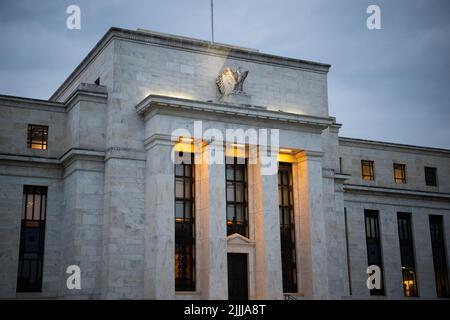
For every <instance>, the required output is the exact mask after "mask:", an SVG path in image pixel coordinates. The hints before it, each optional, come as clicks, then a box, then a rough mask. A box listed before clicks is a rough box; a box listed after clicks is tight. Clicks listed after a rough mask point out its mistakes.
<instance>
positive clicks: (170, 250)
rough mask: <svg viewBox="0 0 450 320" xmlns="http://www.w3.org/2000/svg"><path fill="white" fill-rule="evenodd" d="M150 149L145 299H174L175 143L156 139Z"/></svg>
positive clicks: (147, 146) (146, 180)
mask: <svg viewBox="0 0 450 320" xmlns="http://www.w3.org/2000/svg"><path fill="white" fill-rule="evenodd" d="M145 148H146V161H147V162H146V171H145V172H146V173H145V218H144V226H145V231H144V241H145V242H144V244H145V255H144V298H145V299H174V298H175V279H174V268H175V267H174V259H175V258H174V255H175V244H174V242H175V214H174V202H175V194H174V164H173V162H172V160H171V152H172V143H171V142H170V141H166V140H159V139H154V140H152V141H150V142H148V143H147V144H146V146H145Z"/></svg>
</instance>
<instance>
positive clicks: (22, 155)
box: [0, 28, 450, 299]
mask: <svg viewBox="0 0 450 320" xmlns="http://www.w3.org/2000/svg"><path fill="white" fill-rule="evenodd" d="M237 66H240V67H241V68H242V69H243V70H249V75H248V77H247V79H246V80H245V84H244V90H245V94H244V95H230V96H226V97H221V96H220V93H219V91H218V90H217V87H216V82H215V80H216V77H217V75H218V74H219V73H220V71H221V70H222V69H223V68H225V67H231V68H233V69H234V68H236V67H237ZM329 67H330V66H329V65H326V64H320V63H315V62H309V61H303V60H296V59H290V58H285V57H278V56H272V55H268V54H263V53H260V52H258V51H257V50H253V49H247V48H241V47H233V46H228V45H220V44H211V43H210V42H206V41H200V40H195V39H189V38H183V37H177V36H171V35H165V34H159V33H155V32H149V31H144V30H138V31H130V30H124V29H117V28H112V29H110V30H109V31H108V32H107V33H106V34H105V36H104V37H103V38H102V39H101V40H100V41H99V43H98V44H97V45H96V46H95V47H94V48H93V49H92V51H91V52H90V53H89V54H88V56H87V57H86V58H85V59H84V60H83V61H82V62H81V64H80V65H79V66H78V67H77V68H76V69H75V70H74V72H73V73H72V74H71V75H70V76H69V77H68V78H67V80H66V81H65V82H64V83H63V84H62V85H61V86H60V88H59V89H58V90H57V91H56V92H55V93H54V94H53V95H52V97H51V98H50V99H49V100H48V101H47V100H34V99H26V98H20V97H11V96H0V114H1V115H2V117H1V118H0V179H1V182H2V183H0V208H1V214H0V264H1V265H2V268H1V269H0V298H4V299H15V298H61V299H227V297H228V282H227V277H228V276H227V253H245V254H247V256H248V291H249V292H248V293H249V294H248V296H249V298H250V299H283V298H284V294H283V286H282V270H281V264H282V262H281V248H280V219H279V213H278V180H277V175H276V174H275V175H266V174H264V173H263V171H264V168H263V167H262V166H261V164H249V165H248V220H249V236H248V237H244V236H241V235H238V234H234V235H230V236H227V229H226V223H225V217H226V196H225V195H226V190H225V186H226V183H225V167H224V165H223V164H208V159H212V158H214V157H215V156H217V154H216V152H217V150H219V149H222V151H223V152H224V153H226V150H225V149H224V145H223V143H219V142H218V141H217V140H214V139H205V138H204V137H201V136H200V137H197V136H195V141H196V142H198V141H201V143H199V145H200V148H198V149H197V150H195V156H196V157H198V158H200V159H202V160H203V161H202V163H201V164H198V165H196V166H195V186H196V187H195V207H196V228H195V236H196V257H195V258H196V259H195V260H196V280H197V281H196V291H193V292H178V291H175V283H174V263H175V262H174V250H175V244H174V232H175V230H174V224H175V216H174V210H175V208H174V203H175V195H174V191H173V190H174V165H173V162H172V160H171V156H172V152H173V148H174V146H175V145H176V144H177V141H174V140H173V139H172V133H173V132H174V130H177V129H180V128H182V129H185V130H189V131H190V132H195V124H194V122H195V121H201V125H202V129H203V132H205V131H207V130H208V129H215V130H217V131H219V132H221V133H224V132H225V131H226V130H227V129H228V130H229V129H234V130H239V129H243V130H251V129H256V130H258V129H279V137H280V139H279V141H280V148H284V149H290V150H292V152H290V153H289V154H284V155H280V156H279V157H280V159H281V160H280V161H284V162H290V163H292V175H293V181H292V193H293V200H294V219H295V243H296V260H297V268H296V273H297V279H298V281H297V286H298V290H297V291H298V292H296V293H289V296H290V297H291V298H296V299H304V298H306V299H349V298H370V297H371V296H370V295H369V290H368V289H367V288H366V286H365V283H366V279H367V274H366V268H367V251H366V245H365V243H366V241H365V229H364V209H376V210H379V212H380V225H381V226H380V228H381V234H382V239H381V243H382V250H383V259H384V260H383V267H384V272H385V286H386V290H385V291H386V295H385V298H388V299H391V298H402V297H403V290H402V275H401V262H400V251H399V243H398V241H399V240H398V231H397V222H396V212H399V211H402V212H403V211H405V212H410V213H412V219H413V230H414V245H415V253H416V269H417V273H418V286H419V296H420V297H421V298H435V297H436V288H435V281H434V269H433V261H432V252H431V240H430V232H429V225H428V215H429V214H440V215H443V216H444V226H445V228H446V229H445V233H446V235H447V238H446V239H447V246H446V248H447V250H448V248H449V247H450V243H448V241H450V236H448V235H449V234H450V221H449V219H450V218H449V210H450V180H449V177H450V161H449V160H450V151H449V150H441V149H432V148H421V147H413V146H404V145H395V144H388V143H382V142H372V141H362V140H357V139H348V138H339V128H340V126H341V125H340V124H338V123H336V119H335V118H334V117H331V116H330V115H329V113H328V98H327V73H328V69H329ZM97 79H98V80H99V84H94V83H95V82H96V80H97ZM28 124H38V125H46V126H48V127H49V134H48V149H47V150H34V149H31V148H27V143H26V142H27V126H28ZM248 147H249V148H251V147H252V146H250V145H249V146H248ZM361 160H373V161H375V172H376V179H375V181H373V182H372V181H364V180H361V178H360V177H361ZM394 162H399V163H403V164H406V165H407V168H408V171H407V177H408V182H407V183H406V184H405V185H402V186H401V187H400V186H399V185H396V184H395V183H394V180H393V176H392V164H393V163H394ZM424 166H431V167H436V168H437V171H438V186H437V187H427V186H425V182H424V170H423V167H424ZM24 185H40V186H48V206H47V212H46V230H45V250H44V267H43V282H42V290H41V292H33V293H17V292H16V284H17V272H18V261H19V242H20V230H21V216H22V211H23V199H22V193H23V186H24ZM448 256H449V254H448V251H447V259H448ZM447 264H448V263H447ZM69 265H78V266H79V267H80V269H81V286H82V287H81V289H80V290H69V289H67V286H66V279H67V277H68V275H67V274H66V273H65V272H66V268H67V266H69Z"/></svg>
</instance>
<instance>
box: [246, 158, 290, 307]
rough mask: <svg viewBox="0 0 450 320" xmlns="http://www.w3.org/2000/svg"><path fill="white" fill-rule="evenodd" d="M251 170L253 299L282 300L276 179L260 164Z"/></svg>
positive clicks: (275, 176)
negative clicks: (254, 254)
mask: <svg viewBox="0 0 450 320" xmlns="http://www.w3.org/2000/svg"><path fill="white" fill-rule="evenodd" d="M249 169H250V170H252V177H253V181H252V188H253V197H254V208H253V210H254V212H253V214H254V223H255V246H256V290H255V291H256V299H270V300H276V299H282V298H283V278H282V268H281V246H280V218H279V209H278V201H279V199H278V175H277V173H276V172H275V173H274V174H272V175H264V174H262V170H261V169H262V168H261V164H260V162H259V161H258V163H256V164H252V165H249Z"/></svg>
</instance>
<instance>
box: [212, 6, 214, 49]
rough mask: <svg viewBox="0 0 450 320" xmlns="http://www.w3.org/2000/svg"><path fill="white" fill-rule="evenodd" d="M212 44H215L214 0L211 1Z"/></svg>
mask: <svg viewBox="0 0 450 320" xmlns="http://www.w3.org/2000/svg"><path fill="white" fill-rule="evenodd" d="M211 42H213V43H214V0H211Z"/></svg>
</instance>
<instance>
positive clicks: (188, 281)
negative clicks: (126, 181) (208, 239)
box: [174, 152, 197, 292]
mask: <svg viewBox="0 0 450 320" xmlns="http://www.w3.org/2000/svg"><path fill="white" fill-rule="evenodd" d="M179 154H181V157H182V159H180V161H179V162H180V163H175V164H174V183H175V185H174V195H175V197H174V198H175V208H174V216H175V226H174V227H175V256H174V259H175V261H174V281H175V291H178V292H179V291H195V290H196V282H197V281H196V280H197V277H196V234H195V233H196V228H195V221H196V216H195V164H194V154H193V153H190V157H189V158H190V163H186V162H185V160H184V159H186V156H185V155H184V156H183V152H180V153H179ZM178 166H182V168H183V169H182V174H181V175H179V174H178V172H179V171H178V170H177V167H178ZM187 172H189V174H187ZM179 181H182V188H183V190H182V196H181V197H180V196H178V193H177V182H179ZM187 185H189V188H190V189H189V193H190V196H189V195H186V193H187V192H186V190H187ZM180 203H181V204H182V206H183V209H182V211H183V216H182V217H178V215H177V213H178V212H177V208H178V206H177V205H178V204H180ZM189 208H190V209H189ZM189 210H190V215H189V217H188V218H187V212H188V211H189ZM180 259H181V260H180ZM178 275H179V276H178Z"/></svg>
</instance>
